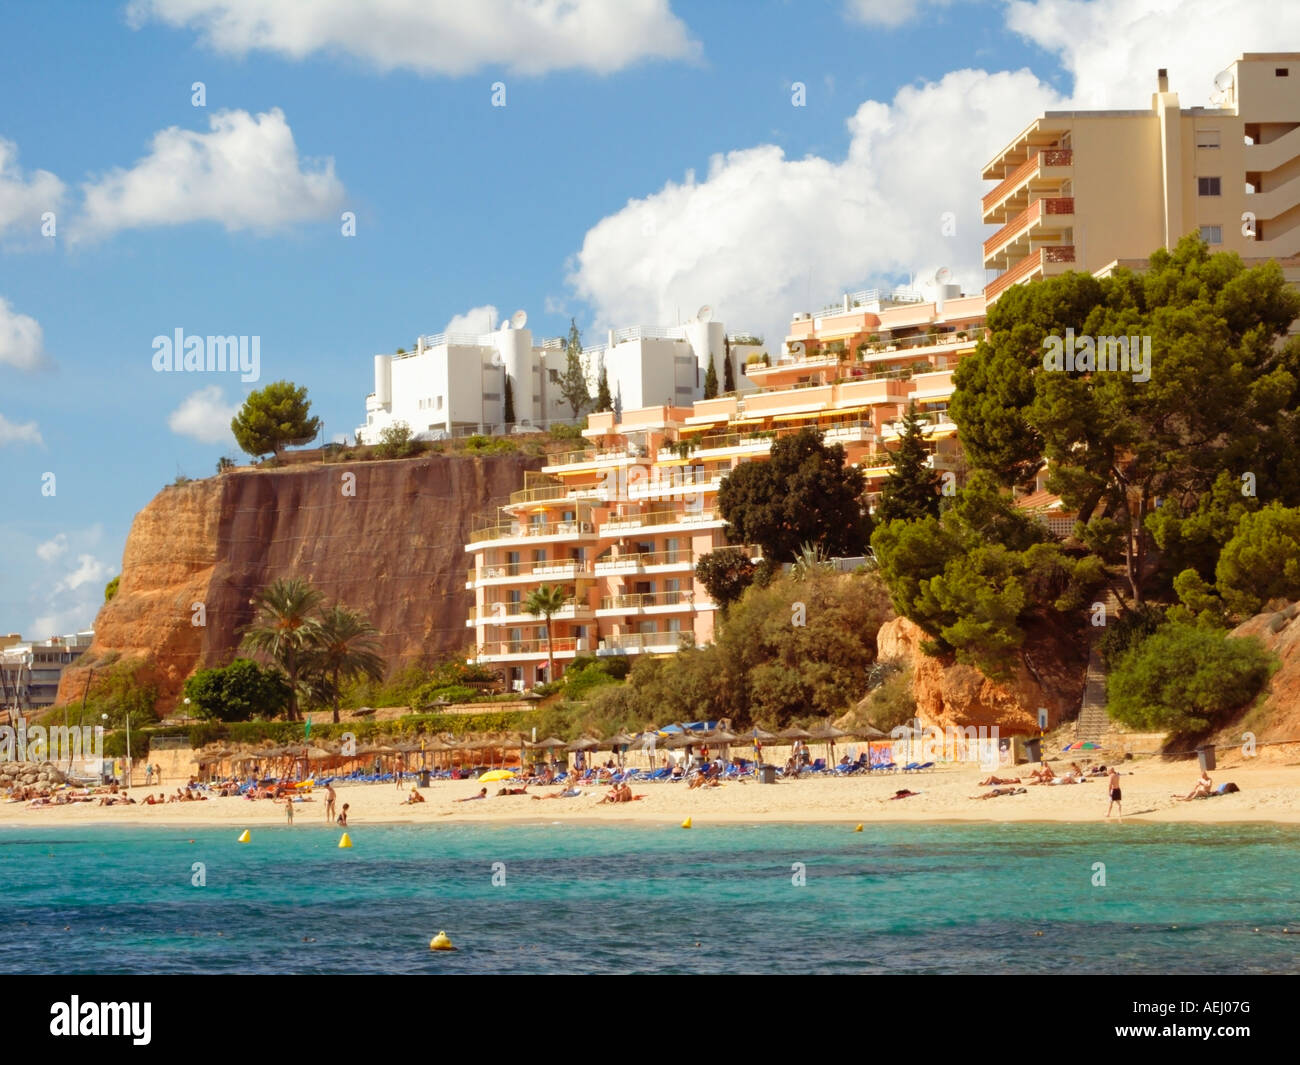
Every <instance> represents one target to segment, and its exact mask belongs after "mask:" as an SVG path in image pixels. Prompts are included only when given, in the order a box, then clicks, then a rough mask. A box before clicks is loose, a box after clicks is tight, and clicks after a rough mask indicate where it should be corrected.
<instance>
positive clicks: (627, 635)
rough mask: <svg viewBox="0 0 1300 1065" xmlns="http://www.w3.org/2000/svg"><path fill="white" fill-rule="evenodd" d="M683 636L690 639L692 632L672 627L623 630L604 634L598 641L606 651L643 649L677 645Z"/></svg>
mask: <svg viewBox="0 0 1300 1065" xmlns="http://www.w3.org/2000/svg"><path fill="white" fill-rule="evenodd" d="M683 636H685V637H686V638H687V639H690V638H691V637H692V634H691V633H690V632H682V631H680V630H674V629H669V630H666V631H664V632H624V633H619V634H618V635H611V636H604V637H602V638H601V641H600V642H601V645H602V646H603V647H604V649H605V650H607V651H644V650H645V649H646V648H647V647H677V646H678V645H679V644H680V643H681V641H682V637H683Z"/></svg>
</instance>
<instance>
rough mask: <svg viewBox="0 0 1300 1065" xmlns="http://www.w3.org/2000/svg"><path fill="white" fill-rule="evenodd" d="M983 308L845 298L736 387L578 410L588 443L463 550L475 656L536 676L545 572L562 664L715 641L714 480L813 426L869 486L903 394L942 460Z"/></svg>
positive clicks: (516, 679)
mask: <svg viewBox="0 0 1300 1065" xmlns="http://www.w3.org/2000/svg"><path fill="white" fill-rule="evenodd" d="M983 311H984V301H983V297H981V296H973V297H966V296H961V295H960V294H958V293H956V292H955V291H952V290H950V289H946V288H945V289H943V290H942V291H941V293H940V298H939V300H938V301H937V302H927V301H925V300H923V299H922V298H921V297H920V296H919V295H917V294H913V293H895V294H893V295H886V294H882V293H879V292H861V293H854V294H851V295H849V296H846V297H845V298H844V299H843V301H841V302H840V303H838V304H836V305H834V306H831V307H828V308H825V309H823V310H822V311H821V312H819V313H817V314H816V315H813V314H807V313H804V314H798V315H796V316H795V320H794V321H793V322H792V323H791V332H790V336H789V337H788V338H787V340H786V343H785V345H784V351H783V353H781V354H780V355H779V356H778V357H777V359H775V360H772V359H771V358H768V359H767V360H763V359H762V358H761V357H760V356H758V354H757V353H756V352H755V353H751V354H750V355H748V356H747V357H746V362H745V364H744V380H743V381H742V379H741V378H737V383H738V384H743V385H744V386H745V387H744V388H738V389H737V390H736V391H735V392H733V393H731V394H728V395H723V396H719V397H718V398H716V399H709V400H703V399H701V400H697V401H696V402H694V403H692V404H689V405H688V404H681V405H673V404H666V403H665V404H656V405H650V406H644V407H640V408H631V409H625V410H623V411H621V412H609V413H602V414H593V415H591V416H589V418H588V427H587V429H586V430H585V431H584V434H583V435H584V436H586V437H587V438H588V439H589V440H590V442H591V446H590V447H587V448H584V449H582V450H580V451H574V452H570V453H566V454H560V455H552V456H551V458H550V461H549V463H548V465H546V466H545V467H544V468H543V469H542V470H541V471H540V472H538V473H535V474H530V475H528V479H527V481H526V483H525V485H524V487H523V488H522V489H520V490H519V491H517V492H514V493H513V494H512V495H511V497H510V500H509V502H508V503H506V504H505V505H504V506H502V507H500V508H499V509H497V510H496V511H494V512H492V513H491V514H488V515H484V516H483V517H482V519H481V520H480V521H479V523H478V527H477V528H476V529H475V530H474V532H473V533H472V534H471V537H470V542H469V543H468V544H466V545H465V550H466V552H467V553H468V554H469V555H470V556H471V557H472V560H473V566H472V568H471V569H470V571H469V573H468V575H467V577H466V587H467V588H469V589H471V590H472V591H473V592H474V607H473V609H472V611H471V614H470V617H469V618H468V619H467V622H466V624H467V626H468V627H469V628H470V629H471V630H472V631H473V633H474V643H475V647H476V650H475V659H476V660H477V661H479V662H483V663H489V664H493V665H495V666H497V667H499V668H501V669H502V670H503V671H504V673H505V676H506V678H507V680H508V681H509V682H510V683H511V685H512V686H515V687H523V686H529V685H532V684H535V683H538V682H539V681H540V680H542V679H544V678H545V672H546V668H547V659H548V653H547V652H548V643H547V638H546V629H545V625H544V623H543V620H542V619H541V618H539V617H536V616H534V615H531V614H529V613H527V612H526V611H525V609H524V603H525V601H526V599H527V597H528V594H529V592H530V591H532V590H533V589H535V588H536V587H537V586H538V585H540V584H543V583H545V584H551V585H559V586H561V587H562V588H563V589H564V590H565V592H566V595H567V601H566V603H565V605H564V608H563V609H562V610H561V611H560V612H559V613H557V614H556V615H555V616H554V617H553V619H552V638H551V641H550V644H549V650H550V651H552V652H553V653H554V656H555V658H556V663H557V672H562V670H563V667H564V664H565V663H566V662H568V661H572V659H573V658H574V657H575V656H576V655H578V654H583V653H593V654H597V655H610V654H642V653H648V654H666V653H671V652H673V651H676V650H677V649H678V648H679V647H680V646H681V645H682V644H683V642H688V643H689V642H694V643H704V642H707V641H709V640H710V639H712V636H713V624H714V616H715V614H716V604H714V603H713V602H712V601H710V599H709V595H708V592H707V590H706V589H705V588H704V587H703V586H702V585H701V584H699V582H698V581H696V579H695V563H696V562H697V561H698V559H699V558H700V557H701V556H702V555H705V554H707V553H708V552H710V551H712V550H714V549H715V548H717V547H721V546H723V545H725V544H726V543H727V538H726V535H725V525H726V523H725V522H724V521H723V519H722V516H721V514H720V513H719V511H718V508H717V493H718V489H719V487H720V485H721V483H722V478H723V477H725V476H726V475H727V474H728V473H730V472H731V471H732V470H733V469H735V468H736V466H738V465H739V464H740V463H742V462H749V461H762V460H764V459H765V458H766V457H767V456H768V454H769V453H770V451H771V448H772V442H773V440H775V439H777V438H779V437H782V436H785V435H787V434H791V433H796V432H798V431H799V430H801V429H803V428H805V427H808V426H814V427H816V428H818V429H820V430H822V432H823V434H824V436H825V439H826V440H827V442H828V443H839V444H842V445H844V447H845V450H846V452H847V457H848V461H849V462H851V463H853V464H855V465H857V466H858V467H859V468H861V469H862V470H863V471H864V472H865V473H866V474H867V477H868V481H869V484H870V487H871V489H872V490H873V491H878V489H879V487H880V485H881V483H882V482H883V480H884V478H885V476H887V474H888V472H889V470H890V468H891V467H892V460H891V459H890V457H889V453H888V447H889V446H890V445H891V444H892V443H893V442H894V441H896V440H897V438H898V433H899V426H898V419H899V416H900V415H901V414H902V413H903V412H904V411H905V410H906V408H907V405H908V403H909V401H915V402H916V403H917V405H918V407H919V408H920V409H921V410H923V411H924V412H925V413H926V417H927V420H928V421H929V423H930V427H929V433H928V434H927V435H928V437H929V439H930V440H932V441H933V453H934V456H935V457H934V459H933V462H934V465H935V466H936V468H938V469H951V468H953V467H954V466H955V463H956V462H957V456H956V453H955V442H956V441H955V436H956V426H955V425H953V424H952V422H951V421H950V420H949V418H948V416H947V398H948V396H950V395H951V393H952V387H953V386H952V371H953V369H954V368H955V367H956V364H957V361H958V360H959V359H960V358H961V357H962V356H963V355H965V354H967V353H969V352H971V351H973V350H974V347H975V344H976V342H977V340H978V337H979V335H980V333H981V331H982V328H983V320H984V315H983ZM733 353H734V349H733ZM751 360H752V361H751ZM751 553H753V549H751Z"/></svg>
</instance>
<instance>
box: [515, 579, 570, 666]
mask: <svg viewBox="0 0 1300 1065" xmlns="http://www.w3.org/2000/svg"><path fill="white" fill-rule="evenodd" d="M568 601H569V597H568V596H567V595H566V594H565V591H564V589H563V588H562V587H560V585H558V584H541V585H538V586H537V588H535V589H534V590H533V591H531V592H529V593H528V598H527V599H525V600H524V611H525V613H528V614H536V615H538V616H540V617H542V618H545V619H546V679H547V680H548V681H553V680H554V679H555V648H554V646H553V645H552V643H551V616H552V615H554V614H558V613H559V612H560V611H561V610H563V609H564V604H565V603H567V602H568Z"/></svg>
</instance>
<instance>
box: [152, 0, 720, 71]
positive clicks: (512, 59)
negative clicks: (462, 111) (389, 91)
mask: <svg viewBox="0 0 1300 1065" xmlns="http://www.w3.org/2000/svg"><path fill="white" fill-rule="evenodd" d="M127 17H128V20H129V21H130V23H131V24H132V25H133V26H140V25H142V24H143V23H145V22H147V21H150V20H156V21H159V22H164V23H166V24H168V25H170V26H174V27H178V28H179V27H191V28H193V29H195V30H197V31H198V32H199V34H200V36H201V37H202V39H203V40H204V41H205V42H206V43H207V44H208V45H210V46H211V47H213V48H215V49H216V50H217V51H220V52H225V53H228V54H233V55H241V56H242V55H246V54H247V53H249V52H252V51H265V52H275V53H278V54H280V55H283V56H287V57H289V58H291V59H302V58H304V57H305V56H308V55H312V54H314V53H317V52H325V53H343V54H345V55H350V56H353V57H354V58H357V59H359V60H361V61H362V62H365V63H368V64H370V65H372V66H374V67H376V68H378V69H379V70H394V69H404V70H413V71H416V72H417V73H420V74H447V75H453V76H455V75H462V74H468V73H471V72H472V71H475V70H479V69H481V68H483V67H488V66H493V67H505V68H507V69H509V70H511V71H513V72H514V73H518V74H544V73H546V72H547V71H551V70H569V69H578V70H588V71H593V72H595V73H598V74H608V73H612V72H613V71H617V70H621V69H623V68H624V67H626V66H629V65H631V64H633V63H636V62H638V61H640V60H644V59H695V58H697V57H698V56H699V55H700V46H699V44H698V43H697V42H695V41H694V40H692V39H691V36H690V33H689V31H688V30H687V28H686V26H685V24H684V23H683V22H682V21H681V20H680V19H679V18H677V17H676V16H675V15H674V14H673V13H672V10H671V8H670V7H669V4H668V0H618V2H617V3H610V2H608V0H473V2H472V3H467V2H465V0H383V2H382V3H371V4H358V3H356V2H355V0H299V2H288V3H284V2H281V3H274V4H268V3H266V2H265V0H131V3H130V4H129V5H128V7H127Z"/></svg>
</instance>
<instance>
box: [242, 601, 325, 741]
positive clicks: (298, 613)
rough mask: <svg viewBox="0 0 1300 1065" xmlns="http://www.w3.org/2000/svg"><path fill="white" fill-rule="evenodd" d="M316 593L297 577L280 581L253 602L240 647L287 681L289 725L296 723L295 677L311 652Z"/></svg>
mask: <svg viewBox="0 0 1300 1065" xmlns="http://www.w3.org/2000/svg"><path fill="white" fill-rule="evenodd" d="M320 598H321V595H320V592H318V591H317V590H316V589H315V588H313V587H312V586H311V585H310V584H309V583H308V582H307V581H305V580H303V579H302V578H301V577H289V578H281V579H280V580H278V581H276V582H274V583H273V584H271V585H268V586H267V587H266V588H263V589H262V590H261V591H260V592H259V593H258V594H257V595H256V596H255V597H254V598H253V599H252V604H253V606H254V607H256V608H257V613H256V615H255V616H254V618H253V621H252V623H251V624H250V625H249V626H248V628H247V629H245V630H244V638H243V640H242V641H241V642H240V646H241V647H243V648H244V649H245V650H248V651H255V652H260V653H261V654H263V655H266V657H268V658H270V659H271V660H272V661H274V662H275V663H276V664H277V665H278V666H279V667H280V668H281V669H283V670H284V674H285V676H286V677H288V678H289V709H288V718H289V720H290V721H297V720H298V675H299V673H300V672H301V671H302V667H303V665H304V663H305V662H306V660H307V656H308V655H309V653H310V650H311V643H312V638H313V636H314V634H315V631H316V626H317V624H318V623H317V621H316V619H315V618H314V617H313V616H312V614H313V611H315V609H316V607H317V606H318V605H319V603H320Z"/></svg>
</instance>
